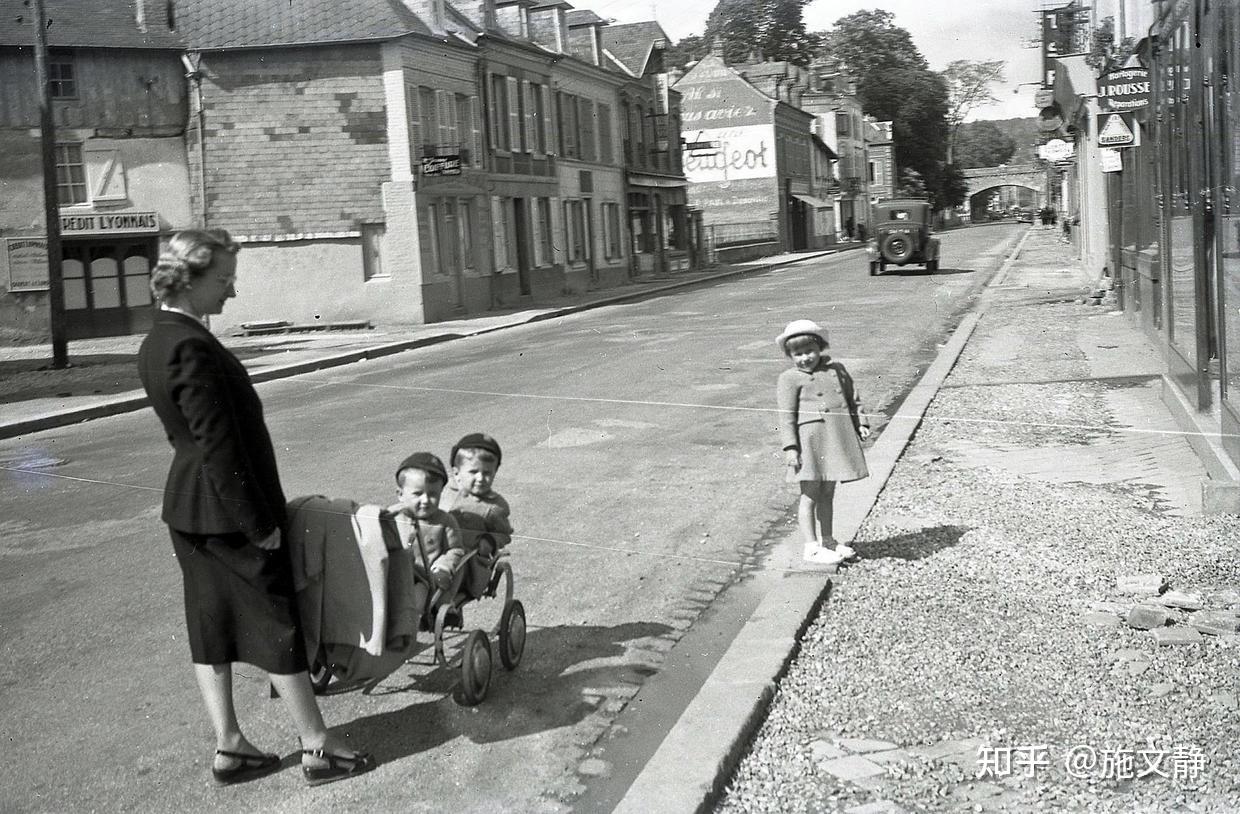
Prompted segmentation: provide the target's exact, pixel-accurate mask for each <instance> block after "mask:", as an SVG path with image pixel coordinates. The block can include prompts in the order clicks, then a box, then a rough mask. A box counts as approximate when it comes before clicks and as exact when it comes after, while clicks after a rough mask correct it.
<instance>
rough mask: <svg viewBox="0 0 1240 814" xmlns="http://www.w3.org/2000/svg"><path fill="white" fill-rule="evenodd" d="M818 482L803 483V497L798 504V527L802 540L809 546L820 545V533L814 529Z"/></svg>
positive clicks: (807, 481)
mask: <svg viewBox="0 0 1240 814" xmlns="http://www.w3.org/2000/svg"><path fill="white" fill-rule="evenodd" d="M817 502H818V482H817V481H810V480H803V481H801V497H800V500H799V502H798V503H797V525H798V526H799V527H800V529H801V540H802V541H803V542H804V543H805V545H807V546H817V545H818V531H817V530H816V529H815V527H814V521H815V518H816V517H817V509H816V508H815V506H816V504H817Z"/></svg>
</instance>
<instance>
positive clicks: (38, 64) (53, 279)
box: [34, 0, 69, 370]
mask: <svg viewBox="0 0 1240 814" xmlns="http://www.w3.org/2000/svg"><path fill="white" fill-rule="evenodd" d="M34 27H35V41H34V72H35V81H36V82H37V83H38V85H39V133H40V141H41V142H42V146H43V215H44V219H45V220H46V221H47V285H48V290H47V307H48V311H49V312H50V314H49V315H50V319H51V329H52V367H53V368H56V369H58V370H59V369H61V368H66V367H68V366H69V343H68V340H67V339H66V337H65V288H64V282H63V277H62V275H61V256H60V200H59V197H60V196H59V193H58V191H57V189H56V123H55V121H54V120H53V118H52V86H51V83H50V82H49V81H48V72H47V15H46V14H45V13H44V10H43V0H34Z"/></svg>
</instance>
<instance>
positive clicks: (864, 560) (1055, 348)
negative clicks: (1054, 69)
mask: <svg viewBox="0 0 1240 814" xmlns="http://www.w3.org/2000/svg"><path fill="white" fill-rule="evenodd" d="M1034 245H1035V248H1036V244H1034ZM1037 251H1042V250H1041V249H1038V250H1037ZM1039 256H1042V255H1039ZM1045 260H1046V264H1047V267H1048V268H1051V267H1053V266H1054V264H1059V265H1062V263H1063V262H1064V261H1063V260H1062V259H1056V256H1054V255H1052V254H1050V253H1047V254H1046V255H1045ZM1021 262H1022V264H1023V263H1024V262H1025V260H1024V259H1022V261H1021ZM1020 282H1021V280H1019V279H1018V280H1014V281H1013V283H1014V285H1015V284H1018V283H1020ZM1037 298H1040V299H1037ZM1114 319H1123V317H1117V316H1114V315H1112V314H1111V313H1110V312H1108V311H1107V310H1106V309H1105V308H1104V309H1097V308H1095V309H1089V308H1087V307H1084V306H1079V305H1075V304H1073V303H1072V302H1071V301H1069V298H1068V297H1067V296H1064V297H1059V296H1058V295H1057V294H1054V293H1052V294H1051V295H1048V294H1047V292H1046V291H1045V290H1039V289H1038V287H1037V286H1036V285H1034V286H1031V287H1030V288H1028V289H1024V290H1023V291H1001V292H996V297H995V299H994V302H993V305H992V307H991V308H990V310H989V311H987V313H986V315H985V316H984V317H983V318H982V320H981V321H980V322H979V323H978V326H977V328H976V330H975V332H974V334H973V337H972V338H971V339H970V341H969V343H968V345H967V346H966V348H965V350H964V352H963V353H962V355H961V358H960V360H959V361H958V362H957V364H956V366H955V367H954V368H953V370H952V373H951V375H950V376H949V377H948V379H947V382H946V384H945V386H944V387H943V388H942V389H941V390H940V391H939V393H938V394H937V395H936V397H935V399H934V402H933V403H932V404H931V406H930V409H929V410H928V412H927V414H926V416H925V418H924V420H923V421H922V423H921V425H920V426H919V428H918V431H917V433H916V435H915V436H914V438H913V439H912V440H911V442H910V443H909V446H908V449H907V451H906V453H905V457H904V458H902V459H901V461H900V462H899V463H898V464H897V466H896V468H895V470H894V472H893V473H892V475H891V477H890V479H889V480H888V482H887V484H886V486H885V487H884V490H883V492H882V494H881V495H880V496H879V499H878V501H877V503H876V505H875V506H874V508H873V510H872V511H871V512H870V514H869V516H868V518H867V520H866V522H865V523H864V525H863V526H862V528H861V529H860V530H859V532H858V533H857V535H856V538H855V540H854V541H853V542H852V543H851V545H853V547H854V548H856V549H857V550H858V551H859V552H860V554H861V559H860V561H858V562H857V563H855V564H853V565H850V566H848V567H847V569H846V572H847V578H846V579H844V580H841V581H840V582H839V583H838V584H837V585H836V587H835V589H834V590H833V591H832V593H831V596H830V598H829V600H828V601H827V602H825V603H824V604H823V606H822V608H821V610H820V611H819V613H818V615H817V616H816V617H815V618H814V619H811V620H810V621H809V622H808V623H807V627H806V630H805V632H804V634H803V636H802V639H801V642H800V649H799V651H798V655H797V657H796V659H795V660H794V661H793V663H792V664H790V665H789V668H788V670H787V673H786V675H785V676H784V677H783V679H781V682H780V684H779V687H778V689H777V691H776V694H775V697H774V699H773V700H772V703H771V705H770V708H769V710H768V713H767V717H766V719H765V721H764V722H763V723H762V724H761V726H760V727H759V728H758V731H757V732H756V733H755V735H754V738H753V740H752V742H751V744H750V745H749V750H748V752H747V754H746V755H745V756H744V757H743V758H742V759H741V761H740V763H739V765H738V767H737V768H736V771H735V773H734V774H733V776H732V777H731V779H730V781H729V783H728V785H727V787H726V789H725V792H724V795H723V797H722V799H721V800H720V801H719V803H718V805H717V809H716V810H717V811H719V812H721V813H722V814H740V813H741V812H746V813H748V812H762V813H763V814H765V813H766V812H771V813H772V814H774V813H775V812H779V813H781V814H782V812H794V813H796V814H809V813H810V812H814V813H815V814H817V812H824V814H825V813H826V812H842V811H847V810H849V809H850V808H853V807H856V806H858V805H861V804H865V803H868V802H872V801H873V800H874V793H873V792H869V791H866V790H863V789H857V788H855V787H853V786H852V785H851V784H846V783H841V782H840V781H839V780H838V779H837V778H835V777H832V776H830V775H827V774H823V773H818V772H814V771H813V770H812V768H811V761H810V759H809V757H808V755H806V754H805V752H804V748H803V745H804V744H805V743H807V741H806V738H807V737H808V738H810V739H812V738H813V737H814V736H815V734H816V733H821V732H828V733H833V735H834V736H838V737H842V738H866V739H875V740H885V741H889V742H891V743H894V744H897V745H898V746H900V747H901V748H903V749H905V750H906V751H907V752H908V753H909V754H910V755H911V759H910V760H909V761H908V762H901V763H894V764H889V765H888V766H887V767H886V768H887V774H886V775H884V776H883V781H884V783H885V785H884V787H883V789H882V791H881V798H882V799H883V800H885V801H890V802H892V803H895V804H897V805H899V806H900V807H902V808H904V809H907V810H909V811H917V812H939V811H954V810H959V809H960V806H961V804H962V803H961V800H960V799H959V798H958V797H957V796H956V794H955V790H956V789H957V788H958V787H959V786H960V785H961V784H963V783H966V782H977V770H978V768H979V765H981V764H979V762H978V759H979V757H983V756H984V755H985V749H987V748H990V749H994V748H1000V747H1007V748H1012V749H1016V748H1018V747H1030V748H1031V747H1033V746H1041V747H1044V748H1045V754H1046V757H1047V760H1046V763H1045V765H1040V766H1038V767H1037V769H1036V771H1035V772H1034V773H1033V776H1032V777H1028V778H1026V782H1025V783H1024V784H1023V785H1015V786H1011V787H1010V793H1011V794H1012V795H1014V796H1013V797H1012V798H1010V799H1009V797H1008V796H1007V794H1006V793H1005V794H1004V795H1003V796H997V797H994V798H988V801H990V800H993V801H994V804H995V805H997V806H1000V807H1002V808H1006V810H1009V811H1016V812H1023V811H1037V810H1041V811H1046V812H1056V814H1058V812H1081V813H1082V814H1084V813H1085V812H1089V814H1093V812H1116V813H1117V814H1118V812H1150V813H1152V812H1164V811H1176V812H1190V811H1191V812H1233V814H1234V812H1235V811H1236V808H1237V807H1236V802H1235V801H1236V800H1238V799H1240V759H1237V757H1236V755H1235V754H1234V744H1236V743H1240V715H1235V714H1230V713H1226V712H1223V710H1222V709H1220V706H1219V704H1218V702H1217V701H1212V700H1209V696H1210V694H1218V693H1222V692H1231V691H1235V689H1236V684H1235V676H1236V675H1238V674H1240V637H1238V636H1217V637H1215V636H1211V637H1206V638H1204V639H1203V641H1202V642H1201V643H1200V644H1198V645H1196V646H1195V647H1191V648H1183V647H1180V648H1177V647H1155V646H1154V642H1152V641H1151V635H1150V634H1147V633H1144V632H1140V631H1137V630H1133V629H1131V628H1129V627H1126V626H1119V627H1113V628H1102V627H1094V626H1089V625H1083V624H1077V623H1074V622H1073V620H1074V619H1075V617H1076V616H1077V615H1078V614H1079V613H1080V612H1082V611H1085V610H1086V609H1091V602H1095V600H1096V601H1097V602H1103V601H1108V602H1115V603H1116V604H1119V605H1123V606H1124V611H1125V613H1126V612H1127V607H1128V606H1129V605H1131V604H1132V602H1125V601H1124V599H1123V598H1122V597H1121V596H1118V595H1117V586H1122V585H1126V584H1129V583H1127V582H1125V581H1124V580H1123V579H1122V577H1125V576H1139V575H1146V577H1147V578H1149V577H1152V578H1153V579H1149V580H1148V581H1147V582H1145V583H1143V584H1144V585H1145V586H1146V587H1145V588H1144V589H1143V591H1142V592H1141V593H1140V594H1136V593H1134V594H1129V596H1133V597H1134V598H1135V597H1137V596H1154V595H1157V594H1159V593H1161V591H1162V590H1163V589H1164V588H1165V587H1166V585H1167V584H1170V585H1175V586H1177V587H1180V588H1184V589H1186V590H1192V591H1193V592H1199V593H1200V595H1201V597H1202V599H1203V601H1204V602H1205V603H1206V607H1208V608H1211V609H1221V608H1223V607H1224V606H1225V603H1224V602H1223V601H1222V600H1221V599H1220V598H1219V597H1220V595H1221V594H1222V593H1223V592H1224V591H1229V590H1234V589H1236V588H1240V558H1237V557H1236V556H1235V542H1234V541H1235V540H1236V539H1240V517H1234V516H1209V517H1193V516H1181V515H1179V514H1176V513H1174V512H1171V511H1167V510H1166V507H1165V505H1164V503H1163V501H1162V499H1161V498H1160V496H1159V495H1160V492H1159V490H1158V488H1156V487H1153V486H1150V485H1149V484H1141V483H1137V482H1134V481H1131V480H1129V481H1123V482H1118V481H1117V482H1113V483H1094V482H1085V481H1078V480H1072V479H1071V478H1070V477H1053V476H1052V475H1046V476H1037V475H1033V474H1022V473H1021V472H1017V471H1015V470H1014V469H1012V468H1006V467H1004V466H1002V465H1000V464H999V463H996V461H1002V460H1004V458H1003V457H1002V456H1001V455H999V454H998V453H1001V452H1004V451H1012V452H1014V453H1015V452H1021V451H1028V452H1029V454H1047V455H1057V454H1058V452H1057V451H1059V450H1067V449H1072V448H1078V449H1080V450H1081V454H1082V455H1088V454H1089V453H1090V449H1091V447H1094V446H1097V445H1101V444H1104V443H1107V442H1109V440H1110V439H1114V438H1117V437H1120V434H1121V433H1124V432H1126V431H1127V430H1128V429H1129V428H1128V427H1127V426H1124V425H1122V424H1121V423H1120V422H1119V420H1118V419H1117V418H1116V416H1115V414H1114V413H1113V412H1112V408H1111V406H1110V405H1111V404H1112V399H1111V395H1112V394H1113V393H1114V391H1115V390H1116V389H1117V388H1123V387H1128V386H1141V387H1145V386H1146V383H1144V382H1143V383H1140V384H1139V385H1129V384H1127V383H1122V382H1121V383H1116V382H1114V381H1110V380H1100V379H1093V378H1091V376H1093V375H1096V374H1095V373H1094V371H1093V369H1092V368H1091V365H1090V362H1089V360H1088V359H1086V357H1085V355H1084V353H1083V352H1082V349H1081V348H1082V345H1081V343H1080V335H1081V332H1082V331H1084V330H1085V329H1086V328H1088V327H1089V325H1090V324H1091V323H1090V321H1091V320H1114ZM1048 448H1049V449H1053V450H1054V451H1055V452H1050V453H1047V452H1045V451H1046V450H1047V449H1048ZM979 450H980V451H982V452H986V451H991V452H995V453H996V454H994V455H991V456H990V457H986V456H985V455H979V454H978V453H979ZM1117 577H1121V579H1117ZM1154 580H1157V581H1156V582H1154ZM1078 597H1079V598H1080V600H1079V601H1073V599H1072V598H1078ZM1066 598H1068V599H1067V600H1066ZM1231 601H1232V602H1233V603H1234V604H1235V605H1240V595H1234V596H1232V597H1231ZM1226 606H1227V607H1230V606H1231V605H1230V604H1228V605H1226ZM1092 609H1093V610H1099V608H1098V606H1097V605H1096V604H1094V605H1092ZM1160 610H1162V611H1163V612H1166V609H1165V608H1162V609H1160ZM1101 612H1106V611H1105V610H1102V611H1101ZM1203 612H1204V611H1197V615H1199V614H1201V613H1203ZM1112 614H1113V615H1116V616H1117V617H1118V614H1117V613H1115V612H1114V611H1112ZM1192 616H1193V614H1190V615H1189V618H1190V619H1191V617H1192ZM1182 630H1193V632H1194V633H1195V632H1196V631H1195V630H1194V629H1193V628H1191V627H1187V626H1184V627H1179V626H1176V627H1168V628H1162V629H1160V630H1159V631H1158V634H1167V633H1170V632H1171V631H1182ZM1175 635H1182V634H1180V633H1176V634H1175ZM1138 657H1139V658H1138ZM1117 662H1119V663H1122V664H1123V665H1124V667H1123V672H1122V674H1121V676H1120V677H1119V678H1116V677H1113V676H1112V675H1111V674H1110V671H1111V669H1112V668H1113V667H1114V666H1116V664H1117ZM1134 662H1144V663H1148V664H1149V665H1150V666H1149V668H1148V669H1147V670H1146V671H1145V672H1144V673H1143V674H1142V675H1141V676H1140V677H1139V678H1133V677H1132V676H1131V675H1130V673H1129V672H1128V667H1127V665H1128V664H1129V663H1134ZM1147 677H1149V678H1148V679H1147ZM1177 687H1181V688H1184V690H1185V693H1186V695H1185V697H1183V698H1181V697H1180V695H1179V694H1176V695H1174V696H1172V697H1166V696H1171V694H1172V693H1176V690H1177ZM1190 688H1196V692H1197V696H1196V698H1198V699H1202V700H1200V701H1197V700H1192V696H1188V695H1187V693H1188V691H1189V689H1190ZM1186 701H1187V703H1185V702H1186ZM966 740H971V741H976V742H978V743H979V744H980V745H982V746H983V750H982V752H981V753H979V752H978V751H977V749H976V747H974V749H973V750H972V751H970V750H968V749H960V748H948V747H945V746H944V745H943V743H942V742H944V741H947V742H964V741H966ZM1082 746H1084V747H1089V748H1092V749H1094V750H1095V751H1096V753H1097V754H1101V753H1102V752H1103V750H1113V751H1114V750H1138V749H1146V750H1150V749H1157V750H1164V751H1165V752H1167V753H1174V750H1176V749H1181V750H1186V749H1188V748H1189V747H1191V746H1195V747H1196V748H1198V749H1200V751H1201V755H1200V756H1201V758H1202V760H1203V763H1204V765H1203V767H1202V768H1201V770H1200V772H1198V773H1197V774H1196V775H1195V776H1193V777H1188V776H1174V775H1173V776H1169V777H1161V776H1155V777H1149V778H1146V779H1144V780H1142V781H1141V782H1130V781H1123V780H1115V779H1110V778H1106V777H1103V776H1102V774H1101V772H1098V771H1096V772H1095V773H1094V774H1093V775H1091V776H1090V777H1089V778H1081V777H1076V776H1073V774H1071V773H1069V771H1068V767H1067V762H1066V761H1067V757H1068V756H1069V755H1070V754H1074V753H1073V752H1072V750H1074V749H1077V748H1079V747H1082ZM949 755H956V756H961V755H963V757H964V758H966V760H964V761H963V762H964V764H965V766H964V767H962V766H961V765H957V764H956V763H954V762H952V761H948V760H944V759H942V758H944V757H947V756H949ZM970 763H971V765H972V770H971V771H966V767H968V766H969V764H970ZM871 765H873V764H871ZM1137 765H1138V766H1140V765H1141V764H1140V759H1139V758H1138V762H1137ZM876 768H880V769H881V767H876ZM1013 774H1022V776H1023V773H1022V772H1016V771H1014V772H1013ZM1169 774H1170V773H1169ZM872 776H874V777H877V776H878V775H872ZM988 780H993V778H988ZM1090 780H1092V781H1093V782H1092V783H1091V782H1089V781H1090ZM1004 785H1007V784H1006V783H1005V784H1004ZM988 801H987V802H988ZM983 802H984V801H978V804H983Z"/></svg>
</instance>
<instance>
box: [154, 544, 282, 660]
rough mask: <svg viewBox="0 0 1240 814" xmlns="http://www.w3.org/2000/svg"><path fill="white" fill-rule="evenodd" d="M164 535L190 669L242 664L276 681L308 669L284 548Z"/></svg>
mask: <svg viewBox="0 0 1240 814" xmlns="http://www.w3.org/2000/svg"><path fill="white" fill-rule="evenodd" d="M169 532H170V533H171V535H172V547H173V549H174V550H175V551H176V555H177V563H179V564H180V566H181V574H182V575H183V577H184V584H185V622H186V627H187V629H188V631H189V650H190V656H191V658H192V659H193V661H194V663H195V664H231V663H232V662H234V661H243V662H245V663H247V664H253V665H254V666H255V667H258V668H260V669H263V670H266V671H267V672H269V673H275V674H277V675H288V674H290V673H300V672H302V671H303V670H305V669H306V652H305V643H304V640H303V639H302V633H301V622H300V620H299V619H298V616H297V601H296V598H295V595H294V592H293V569H292V565H291V562H290V560H289V555H288V546H287V545H285V544H283V543H281V545H280V547H279V548H278V549H276V550H275V551H265V550H263V549H261V548H259V547H257V546H255V545H251V544H250V542H249V541H248V540H247V539H246V537H245V535H243V534H224V535H214V534H190V533H188V532H183V531H177V530H176V529H171V528H170V529H169Z"/></svg>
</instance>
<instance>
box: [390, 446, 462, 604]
mask: <svg viewBox="0 0 1240 814" xmlns="http://www.w3.org/2000/svg"><path fill="white" fill-rule="evenodd" d="M447 482H448V472H447V470H445V469H444V466H443V461H441V460H439V458H437V457H436V456H434V455H432V454H431V453H429V452H415V453H413V454H412V455H410V456H409V457H408V458H405V460H403V461H401V462H400V466H398V467H396V485H397V487H398V488H397V497H398V498H399V500H398V502H397V503H395V504H393V505H391V506H389V507H388V509H387V514H388V515H389V516H390V517H391V518H392V519H393V520H394V521H395V526H396V534H397V536H398V539H399V542H400V545H401V546H402V547H403V548H408V549H412V550H413V556H414V561H415V562H417V563H418V565H419V566H423V567H425V568H427V569H428V570H429V571H430V573H429V574H428V576H429V578H430V580H431V583H432V584H433V585H434V586H435V587H436V588H439V589H440V590H447V589H448V588H449V587H451V585H452V575H453V574H454V573H455V571H456V569H457V568H458V566H459V565H460V563H461V560H463V559H464V557H465V548H464V545H463V543H462V540H461V527H460V525H459V524H458V523H457V522H456V518H454V517H453V516H452V515H450V514H448V513H447V512H446V511H444V510H443V509H441V508H439V499H440V496H441V495H442V494H443V487H444V485H445V484H446V483H447ZM423 556H425V560H423Z"/></svg>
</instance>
